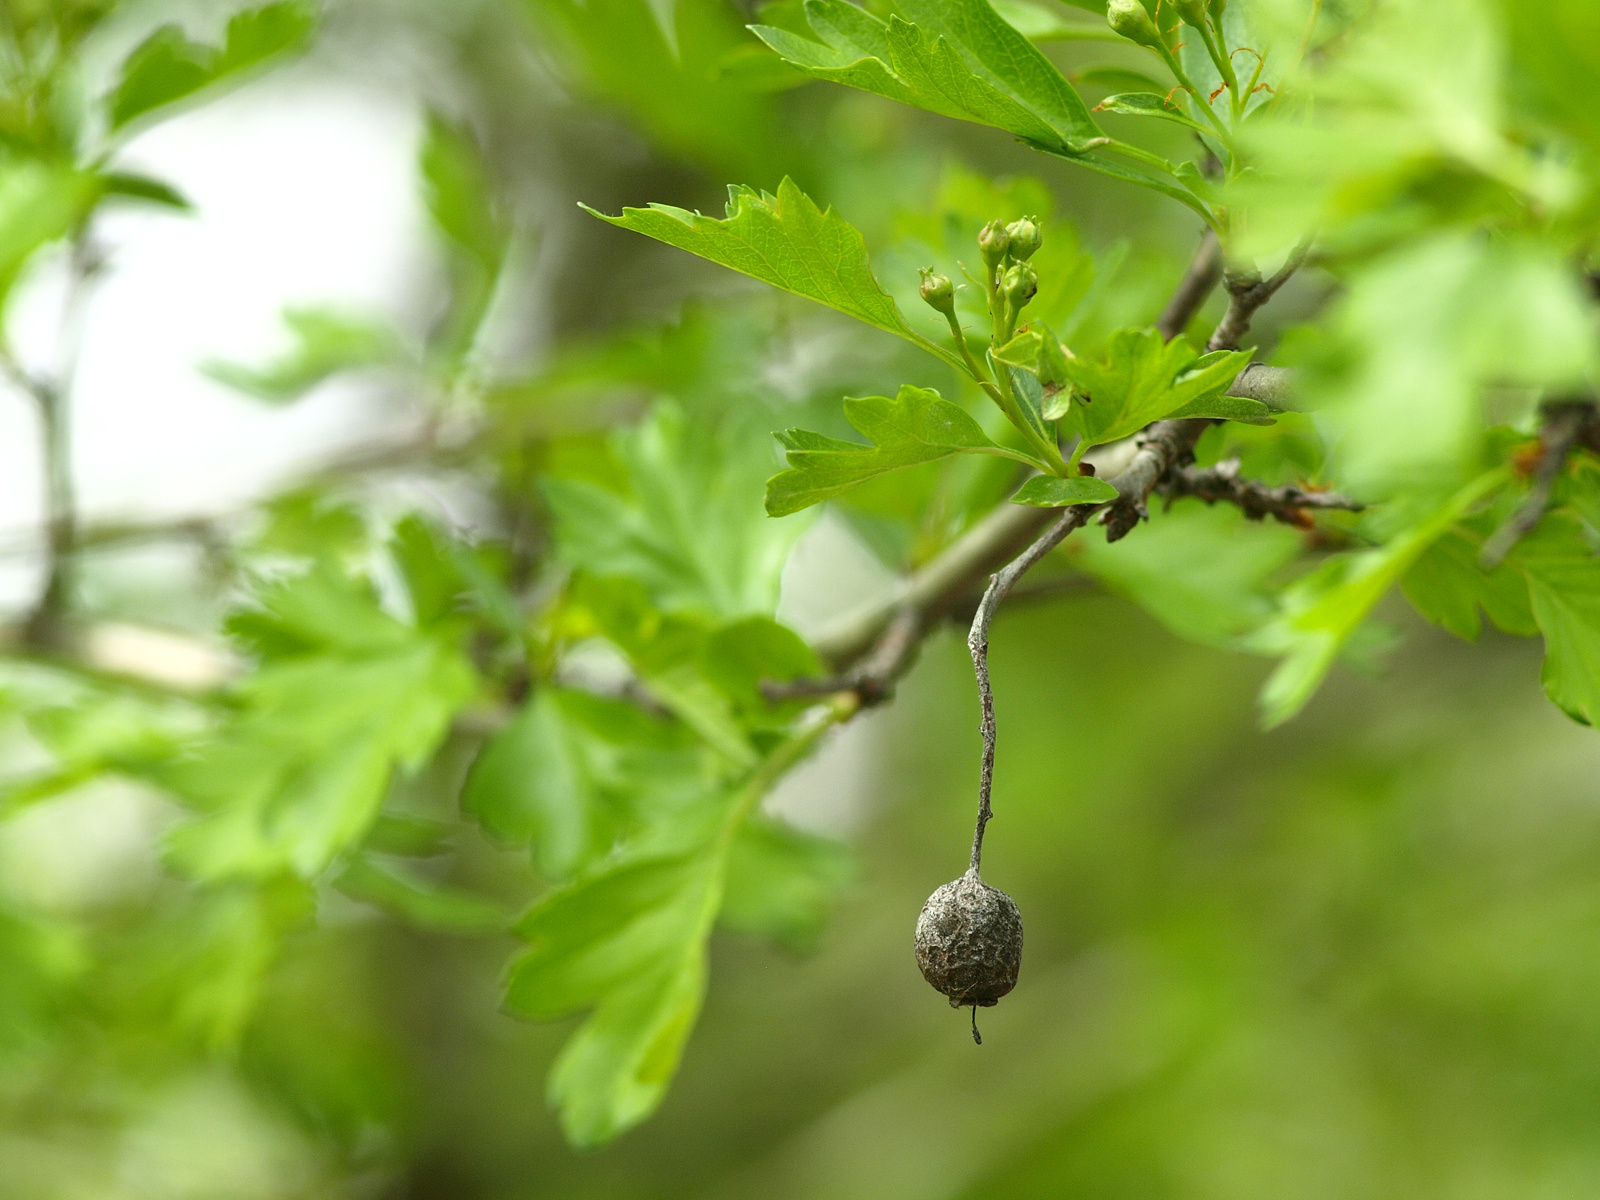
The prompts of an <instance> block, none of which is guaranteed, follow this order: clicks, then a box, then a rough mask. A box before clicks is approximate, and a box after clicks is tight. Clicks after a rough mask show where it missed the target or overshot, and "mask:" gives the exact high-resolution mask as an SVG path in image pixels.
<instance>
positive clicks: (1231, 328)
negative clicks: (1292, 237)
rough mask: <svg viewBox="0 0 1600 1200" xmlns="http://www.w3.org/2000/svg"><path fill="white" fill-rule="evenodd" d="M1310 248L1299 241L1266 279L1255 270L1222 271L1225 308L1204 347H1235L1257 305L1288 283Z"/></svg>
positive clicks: (1271, 296)
mask: <svg viewBox="0 0 1600 1200" xmlns="http://www.w3.org/2000/svg"><path fill="white" fill-rule="evenodd" d="M1310 251H1311V243H1310V242H1302V243H1300V245H1298V246H1296V247H1295V249H1294V252H1293V253H1291V254H1290V255H1289V258H1288V261H1286V262H1285V263H1284V264H1283V266H1282V267H1280V268H1279V269H1278V271H1277V273H1276V274H1274V275H1273V276H1271V277H1270V278H1268V279H1263V278H1261V273H1260V272H1259V271H1256V270H1229V271H1226V272H1224V273H1223V276H1222V286H1223V287H1224V288H1226V289H1227V292H1228V311H1227V312H1226V313H1224V314H1223V317H1222V321H1221V323H1220V324H1218V326H1217V328H1216V332H1214V333H1213V334H1212V335H1211V340H1210V341H1209V342H1207V343H1206V350H1207V351H1212V350H1237V349H1238V348H1239V343H1240V342H1242V341H1243V340H1244V335H1245V334H1247V333H1249V332H1250V322H1251V321H1253V320H1255V315H1256V313H1257V312H1258V311H1259V310H1260V309H1261V306H1262V305H1264V304H1265V303H1266V302H1267V301H1268V300H1271V299H1272V298H1273V297H1274V296H1276V295H1277V294H1278V289H1279V288H1281V287H1283V285H1284V284H1286V283H1288V282H1289V279H1290V277H1291V276H1292V275H1293V274H1294V273H1295V272H1296V271H1298V270H1299V269H1300V266H1301V264H1302V263H1304V262H1305V261H1306V255H1307V254H1309V253H1310Z"/></svg>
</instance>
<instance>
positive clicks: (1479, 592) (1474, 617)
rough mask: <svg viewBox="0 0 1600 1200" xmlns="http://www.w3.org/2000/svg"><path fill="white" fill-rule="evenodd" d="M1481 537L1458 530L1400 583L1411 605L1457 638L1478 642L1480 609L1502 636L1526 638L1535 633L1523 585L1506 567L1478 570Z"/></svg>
mask: <svg viewBox="0 0 1600 1200" xmlns="http://www.w3.org/2000/svg"><path fill="white" fill-rule="evenodd" d="M1482 549H1483V541H1482V539H1481V538H1476V537H1473V536H1470V535H1469V534H1468V533H1467V532H1466V531H1465V530H1463V529H1461V528H1460V527H1457V528H1455V529H1452V530H1450V531H1449V532H1448V533H1446V534H1445V535H1444V536H1442V537H1441V538H1440V539H1439V540H1438V541H1437V542H1435V543H1434V544H1433V545H1432V546H1429V547H1428V549H1427V551H1426V552H1425V553H1424V554H1423V555H1422V556H1421V557H1420V558H1418V559H1417V561H1416V564H1415V565H1414V566H1413V567H1412V568H1411V569H1410V570H1409V571H1407V572H1406V574H1405V578H1403V579H1402V580H1401V581H1400V590H1401V591H1403V592H1404V593H1405V595H1406V599H1407V600H1409V601H1411V604H1412V606H1413V607H1414V608H1415V609H1416V610H1417V611H1418V612H1420V613H1421V614H1422V615H1423V616H1424V617H1426V618H1427V619H1428V620H1430V621H1432V622H1433V623H1434V624H1435V625H1442V626H1444V627H1445V628H1446V629H1448V630H1449V631H1450V632H1451V633H1453V634H1455V635H1456V636H1457V637H1459V638H1464V639H1465V640H1467V641H1469V642H1475V641H1477V640H1478V633H1479V631H1480V630H1481V629H1482V621H1481V620H1480V618H1479V615H1478V612H1479V609H1480V608H1481V609H1482V610H1483V612H1484V613H1485V614H1487V616H1488V617H1489V619H1490V620H1491V621H1493V622H1494V624H1495V625H1496V626H1497V627H1498V628H1500V629H1503V630H1505V632H1507V633H1514V634H1518V635H1520V636H1522V637H1531V636H1532V635H1533V634H1535V633H1537V632H1538V631H1539V627H1538V625H1537V624H1536V623H1535V621H1534V619H1533V610H1532V608H1531V607H1530V602H1529V599H1528V582H1527V580H1526V579H1525V578H1524V577H1523V575H1522V574H1521V573H1520V572H1519V571H1517V570H1516V569H1514V568H1513V567H1512V566H1510V565H1509V564H1501V565H1500V566H1499V567H1497V568H1495V569H1494V570H1493V571H1488V572H1485V571H1484V570H1483V568H1482V567H1481V566H1479V565H1478V554H1479V552H1480V551H1481V550H1482Z"/></svg>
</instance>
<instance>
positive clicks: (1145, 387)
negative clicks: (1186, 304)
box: [1062, 329, 1269, 446]
mask: <svg viewBox="0 0 1600 1200" xmlns="http://www.w3.org/2000/svg"><path fill="white" fill-rule="evenodd" d="M1249 361H1250V352H1249V351H1246V350H1239V351H1219V352H1216V353H1213V354H1207V355H1204V356H1201V355H1199V354H1197V353H1196V351H1195V349H1194V347H1193V346H1191V345H1190V344H1189V343H1188V341H1186V340H1185V339H1184V338H1182V337H1176V338H1173V339H1172V340H1171V341H1170V342H1168V341H1164V340H1163V339H1162V337H1161V334H1160V332H1159V331H1158V330H1155V329H1142V330H1141V329H1121V330H1118V331H1117V332H1116V333H1114V334H1112V335H1111V338H1110V340H1109V341H1108V342H1107V344H1106V358H1105V360H1104V361H1102V362H1099V363H1096V362H1090V361H1088V360H1086V359H1080V358H1072V359H1066V360H1065V362H1064V364H1063V366H1062V370H1063V371H1064V373H1065V374H1066V376H1067V377H1068V378H1069V379H1070V380H1071V381H1072V383H1073V386H1074V388H1076V390H1077V393H1078V394H1077V396H1076V397H1074V400H1073V403H1072V406H1071V408H1070V409H1069V411H1068V413H1067V416H1066V418H1065V421H1066V424H1067V425H1068V426H1069V427H1070V428H1072V429H1074V430H1075V431H1076V432H1077V433H1078V434H1079V435H1080V436H1081V437H1082V438H1083V440H1084V442H1085V444H1087V445H1090V446H1096V445H1100V444H1101V443H1103V442H1114V441H1116V440H1118V439H1119V438H1125V437H1128V436H1130V435H1131V434H1134V433H1137V432H1138V431H1139V430H1141V429H1143V428H1144V427H1145V426H1146V425H1148V424H1150V423H1151V422H1152V421H1159V420H1161V419H1162V418H1164V417H1168V416H1173V415H1176V414H1180V413H1182V414H1183V415H1186V416H1188V415H1193V416H1202V415H1204V416H1210V415H1213V411H1212V410H1213V409H1214V410H1215V413H1216V415H1227V414H1231V413H1234V412H1241V413H1243V414H1245V415H1247V416H1249V417H1250V418H1252V419H1254V418H1257V417H1260V416H1264V415H1266V414H1267V413H1268V411H1269V410H1268V409H1267V408H1266V406H1265V405H1261V404H1256V403H1255V402H1252V401H1244V402H1243V404H1242V405H1241V404H1239V403H1236V399H1237V398H1234V397H1229V398H1227V399H1226V400H1223V399H1222V397H1223V393H1225V392H1226V391H1227V390H1228V388H1230V387H1231V386H1232V385H1233V381H1234V379H1235V378H1237V377H1238V374H1239V372H1240V371H1242V370H1244V367H1245V364H1247V363H1248V362H1249ZM1252 406H1253V407H1252Z"/></svg>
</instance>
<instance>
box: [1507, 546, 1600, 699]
mask: <svg viewBox="0 0 1600 1200" xmlns="http://www.w3.org/2000/svg"><path fill="white" fill-rule="evenodd" d="M1515 559H1516V562H1517V564H1518V565H1519V566H1521V567H1522V569H1523V571H1524V572H1525V573H1526V574H1527V578H1528V593H1529V596H1530V598H1531V600H1532V602H1533V616H1534V619H1535V620H1536V621H1537V622H1538V623H1539V630H1540V632H1542V633H1543V634H1544V648H1545V658H1544V671H1543V676H1542V677H1543V680H1544V690H1545V694H1546V695H1548V696H1549V697H1550V699H1551V701H1552V702H1553V703H1554V704H1555V705H1556V706H1557V707H1558V708H1560V709H1561V711H1563V712H1564V713H1566V714H1567V715H1568V716H1569V717H1571V718H1572V719H1573V720H1574V721H1581V722H1582V723H1583V724H1585V725H1594V724H1596V722H1600V557H1596V555H1595V553H1594V550H1593V547H1592V546H1591V545H1590V544H1589V541H1588V539H1587V538H1586V537H1585V536H1584V534H1583V532H1582V530H1581V529H1580V527H1579V526H1578V524H1577V522H1576V521H1573V520H1572V519H1571V518H1567V517H1564V516H1562V515H1552V516H1550V517H1546V518H1545V520H1544V522H1543V523H1542V524H1541V526H1540V528H1539V529H1538V530H1536V531H1535V533H1534V534H1533V535H1532V536H1530V537H1528V538H1526V539H1524V541H1523V542H1522V543H1520V544H1519V545H1518V547H1517V551H1516V554H1515Z"/></svg>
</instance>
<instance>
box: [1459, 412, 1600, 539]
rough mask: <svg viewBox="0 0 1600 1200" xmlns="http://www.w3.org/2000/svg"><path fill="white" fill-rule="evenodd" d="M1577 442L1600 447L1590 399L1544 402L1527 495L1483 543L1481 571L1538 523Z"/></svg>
mask: <svg viewBox="0 0 1600 1200" xmlns="http://www.w3.org/2000/svg"><path fill="white" fill-rule="evenodd" d="M1579 445H1584V446H1588V447H1590V448H1595V447H1600V411H1597V410H1596V407H1595V403H1594V401H1593V400H1590V399H1587V398H1584V399H1565V400H1553V401H1550V402H1549V403H1547V404H1546V405H1545V406H1544V422H1543V424H1542V425H1541V426H1540V427H1539V457H1538V459H1537V465H1536V466H1535V467H1534V471H1533V480H1532V483H1531V485H1530V487H1529V488H1528V495H1527V498H1526V499H1525V500H1523V502H1522V504H1521V506H1520V507H1518V509H1517V511H1516V512H1514V513H1512V514H1511V517H1510V519H1509V520H1507V521H1506V523H1505V524H1504V525H1502V526H1500V528H1499V529H1496V530H1495V531H1494V533H1492V534H1490V535H1489V540H1488V541H1486V542H1484V544H1483V549H1482V550H1481V551H1480V552H1479V554H1478V563H1479V565H1480V566H1482V567H1483V569H1484V570H1485V571H1492V570H1494V569H1495V568H1496V567H1498V566H1499V565H1500V564H1501V563H1502V562H1504V561H1505V557H1506V555H1507V554H1509V553H1511V549H1512V547H1513V546H1515V545H1516V544H1517V543H1518V542H1519V541H1521V540H1522V538H1523V535H1525V534H1527V533H1528V532H1530V531H1531V530H1532V529H1533V527H1534V526H1535V525H1537V524H1538V523H1539V519H1540V518H1541V517H1543V516H1544V513H1545V509H1547V508H1549V507H1550V491H1551V489H1552V488H1553V487H1554V486H1555V482H1556V476H1558V475H1560V474H1561V469H1562V468H1563V467H1564V466H1566V464H1567V458H1568V456H1569V455H1571V453H1572V451H1573V450H1574V449H1575V448H1576V447H1577V446H1579Z"/></svg>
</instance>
